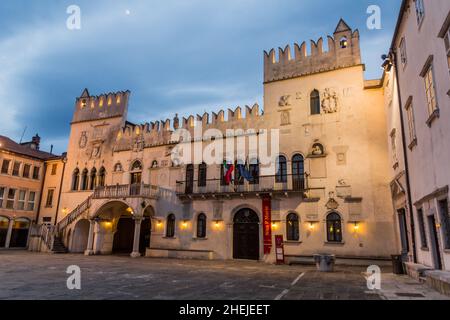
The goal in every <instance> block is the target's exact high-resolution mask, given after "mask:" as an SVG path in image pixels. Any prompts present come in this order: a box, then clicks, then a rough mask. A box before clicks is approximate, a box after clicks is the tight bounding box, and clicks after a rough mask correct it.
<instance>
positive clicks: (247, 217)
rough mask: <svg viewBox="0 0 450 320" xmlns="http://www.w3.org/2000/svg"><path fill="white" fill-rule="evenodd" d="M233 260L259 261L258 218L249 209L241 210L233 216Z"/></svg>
mask: <svg viewBox="0 0 450 320" xmlns="http://www.w3.org/2000/svg"><path fill="white" fill-rule="evenodd" d="M233 258H234V259H248V260H259V218H258V215H257V214H256V213H255V212H254V211H253V210H250V209H242V210H240V211H238V213H236V215H235V216H234V225H233Z"/></svg>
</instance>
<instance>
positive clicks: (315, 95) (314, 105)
mask: <svg viewBox="0 0 450 320" xmlns="http://www.w3.org/2000/svg"><path fill="white" fill-rule="evenodd" d="M310 98H311V99H310V100H311V115H315V114H320V93H319V91H318V90H314V91H313V92H311V96H310Z"/></svg>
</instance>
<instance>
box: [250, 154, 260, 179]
mask: <svg viewBox="0 0 450 320" xmlns="http://www.w3.org/2000/svg"><path fill="white" fill-rule="evenodd" d="M248 168H249V171H250V175H251V176H252V178H253V180H252V181H250V184H259V160H258V159H252V160H250V165H249V167H248Z"/></svg>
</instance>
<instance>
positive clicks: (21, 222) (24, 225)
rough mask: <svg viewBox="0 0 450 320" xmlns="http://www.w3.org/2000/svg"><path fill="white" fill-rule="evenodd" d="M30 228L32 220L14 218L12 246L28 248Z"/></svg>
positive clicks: (10, 245)
mask: <svg viewBox="0 0 450 320" xmlns="http://www.w3.org/2000/svg"><path fill="white" fill-rule="evenodd" d="M29 229H30V220H28V219H26V218H19V219H16V220H14V224H13V229H12V233H11V242H10V244H9V247H10V248H26V246H27V241H28V230H29Z"/></svg>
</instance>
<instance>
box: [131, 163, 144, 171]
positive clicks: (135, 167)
mask: <svg viewBox="0 0 450 320" xmlns="http://www.w3.org/2000/svg"><path fill="white" fill-rule="evenodd" d="M131 171H142V163H141V162H140V161H139V160H136V161H135V162H133V164H132V165H131Z"/></svg>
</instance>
